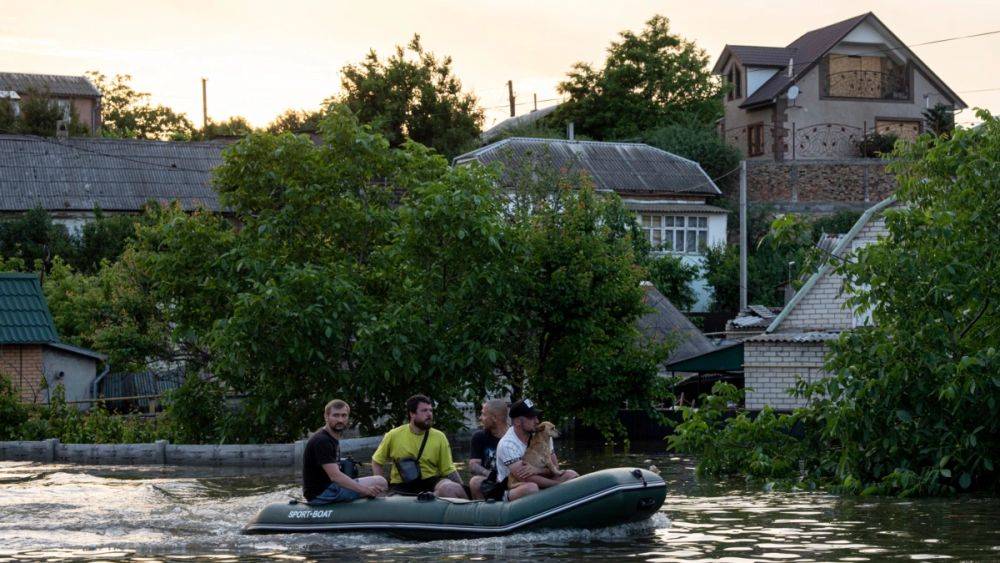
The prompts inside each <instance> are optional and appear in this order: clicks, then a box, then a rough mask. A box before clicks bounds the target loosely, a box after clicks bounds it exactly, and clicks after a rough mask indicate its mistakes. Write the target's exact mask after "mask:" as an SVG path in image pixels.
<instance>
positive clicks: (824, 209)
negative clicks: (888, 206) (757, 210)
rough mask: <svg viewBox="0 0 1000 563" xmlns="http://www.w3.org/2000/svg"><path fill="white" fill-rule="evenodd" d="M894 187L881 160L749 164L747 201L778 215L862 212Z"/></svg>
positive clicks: (760, 162) (759, 162)
mask: <svg viewBox="0 0 1000 563" xmlns="http://www.w3.org/2000/svg"><path fill="white" fill-rule="evenodd" d="M895 188H896V180H895V177H894V176H893V175H892V174H891V173H889V172H888V171H886V169H885V162H884V161H882V160H879V159H872V158H853V159H843V160H791V161H784V162H775V161H771V160H748V161H747V199H748V200H749V203H750V204H751V205H769V206H773V207H775V208H776V209H777V210H778V211H782V212H816V213H829V212H833V211H838V210H841V209H855V210H863V209H867V208H868V207H871V206H872V205H873V204H874V203H877V202H879V201H882V200H883V199H885V198H886V197H888V196H890V195H891V194H892V192H893V191H894V190H895Z"/></svg>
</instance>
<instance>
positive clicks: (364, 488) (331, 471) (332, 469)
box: [322, 463, 385, 497]
mask: <svg viewBox="0 0 1000 563" xmlns="http://www.w3.org/2000/svg"><path fill="white" fill-rule="evenodd" d="M322 467H323V471H325V472H326V475H327V477H329V478H330V480H331V481H333V482H334V483H336V484H338V485H340V486H341V487H343V488H345V489H348V490H351V491H354V492H356V493H360V494H362V495H365V496H372V497H374V496H378V495H379V494H381V493H383V492H385V491H383V490H382V488H381V487H375V486H369V485H362V484H361V483H358V482H357V481H355V480H354V479H351V478H350V477H348V476H347V475H345V474H344V472H343V471H341V470H340V464H338V463H324V464H323V466H322Z"/></svg>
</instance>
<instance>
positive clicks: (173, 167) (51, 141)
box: [2, 131, 208, 174]
mask: <svg viewBox="0 0 1000 563" xmlns="http://www.w3.org/2000/svg"><path fill="white" fill-rule="evenodd" d="M2 132H3V133H8V134H15V135H18V136H20V137H26V138H28V139H32V140H35V141H41V142H43V143H48V144H50V145H56V146H58V147H62V148H65V149H71V150H75V151H80V152H85V153H90V154H96V155H99V156H104V157H107V158H116V159H118V160H124V161H126V162H132V163H134V164H144V165H148V166H158V167H160V168H165V169H167V170H179V171H182V172H197V173H198V174H205V173H206V172H208V170H197V169H195V168H185V167H183V166H177V165H175V164H162V163H159V162H151V161H148V160H139V159H135V158H129V157H127V156H122V155H118V154H109V153H106V152H101V151H97V150H93V149H88V148H85V147H81V146H76V145H72V144H69V143H63V142H60V141H58V140H55V139H50V138H48V137H42V136H40V135H26V134H23V133H16V132H14V131H2Z"/></svg>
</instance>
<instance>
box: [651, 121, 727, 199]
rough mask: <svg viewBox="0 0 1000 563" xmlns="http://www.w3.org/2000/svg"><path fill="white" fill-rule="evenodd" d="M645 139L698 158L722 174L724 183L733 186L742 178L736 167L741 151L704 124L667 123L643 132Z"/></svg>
mask: <svg viewBox="0 0 1000 563" xmlns="http://www.w3.org/2000/svg"><path fill="white" fill-rule="evenodd" d="M642 142H644V143H646V144H649V145H652V146H654V147H656V148H658V149H663V150H665V151H667V152H670V153H673V154H676V155H678V156H682V157H684V158H687V159H690V160H693V161H695V162H697V163H698V164H700V165H701V168H702V170H704V171H705V173H706V174H708V175H709V176H710V177H711V178H719V180H717V183H718V184H719V185H720V187H723V188H727V187H729V186H733V185H734V184H735V183H736V180H737V179H738V178H739V176H738V175H737V174H734V173H733V170H735V169H736V167H737V166H739V164H740V160H741V158H742V157H741V156H740V151H739V150H737V149H736V148H735V147H733V146H732V145H730V144H728V143H726V142H725V140H724V139H722V138H721V137H719V134H718V133H716V132H715V131H713V130H712V129H711V128H709V127H706V126H704V125H697V124H695V125H686V124H680V123H675V124H672V125H666V126H664V127H660V128H657V129H653V130H651V131H647V132H645V133H643V134H642ZM726 174H728V175H726ZM723 191H724V192H729V191H730V190H729V189H723Z"/></svg>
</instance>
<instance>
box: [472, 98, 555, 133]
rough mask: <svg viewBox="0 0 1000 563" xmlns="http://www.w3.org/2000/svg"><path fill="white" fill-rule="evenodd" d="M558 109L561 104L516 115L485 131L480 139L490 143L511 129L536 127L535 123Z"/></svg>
mask: <svg viewBox="0 0 1000 563" xmlns="http://www.w3.org/2000/svg"><path fill="white" fill-rule="evenodd" d="M558 107H559V104H555V105H552V106H549V107H547V108H542V109H538V110H534V111H530V112H528V113H522V114H521V115H516V116H514V117H508V118H507V119H504V120H503V121H501V122H500V123H497V124H496V125H494V126H493V127H490V128H489V129H487V130H486V131H483V134H482V135H480V136H479V137H480V138H481V139H482V140H483V141H486V142H489V141H490V140H492V139H493V138H494V137H498V136H499V135H500V134H501V133H503V132H504V131H507V130H510V129H518V128H520V127H527V126H529V125H534V124H535V122H537V121H538V120H539V119H541V118H543V117H545V116H546V115H548V114H550V113H552V112H554V111H556V108H558Z"/></svg>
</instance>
